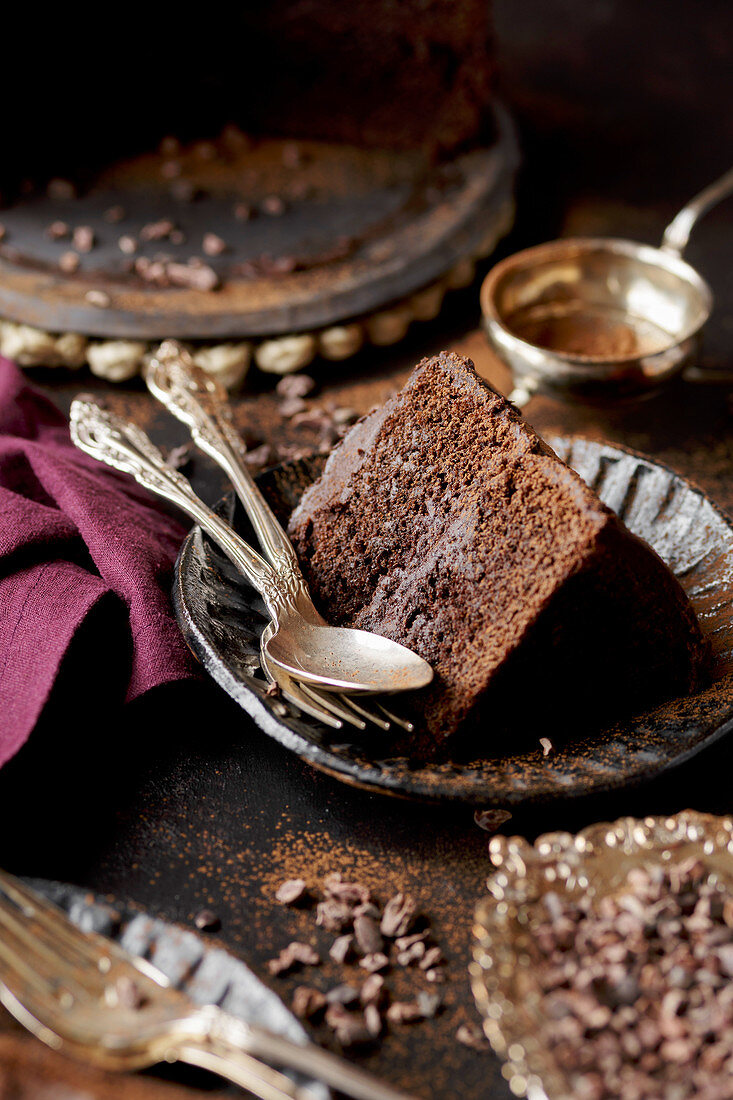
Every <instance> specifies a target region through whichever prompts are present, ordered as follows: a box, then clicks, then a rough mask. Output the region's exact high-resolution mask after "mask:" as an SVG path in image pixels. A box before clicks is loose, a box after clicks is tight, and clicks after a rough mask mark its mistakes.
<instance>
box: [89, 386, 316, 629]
mask: <svg viewBox="0 0 733 1100" xmlns="http://www.w3.org/2000/svg"><path fill="white" fill-rule="evenodd" d="M70 431H71V438H72V440H73V442H74V443H75V444H76V446H77V447H79V448H80V450H82V451H85V452H86V453H87V454H88V455H91V456H92V458H96V459H98V460H99V461H100V462H104V463H106V464H107V465H108V466H112V467H113V468H114V469H116V470H121V471H122V472H123V473H126V474H132V476H133V477H134V478H135V480H136V481H138V482H139V483H140V485H143V486H144V487H145V488H146V489H150V490H151V492H153V493H156V494H157V495H158V496H160V497H162V498H163V499H164V500H167V501H169V502H170V503H171V504H175V505H176V507H178V508H180V509H181V511H183V512H185V513H186V514H187V515H188V516H190V518H191V519H193V520H194V522H196V523H198V524H199V525H200V526H201V527H202V528H203V529H204V531H206V532H207V534H209V535H210V536H211V538H212V539H213V540H214V541H215V542H216V543H217V544H218V545H219V546H220V547H221V549H222V550H223V551H224V553H225V554H226V555H227V557H229V558H230V560H231V561H232V562H233V563H234V565H235V566H236V567H237V568H238V569H239V570H241V572H242V573H244V575H245V576H246V577H247V579H248V581H249V582H250V584H251V585H253V587H254V588H256V589H257V591H258V592H259V593H260V594H261V596H262V598H263V599H264V601H265V604H266V606H267V610H268V611H269V613H270V615H271V616H272V618H273V620H274V621H275V623H278V622H279V621H280V620H281V618H282V616H283V613H284V612H286V611H287V610H288V609H294V608H295V601H296V599H297V597H298V595H299V578H300V573H299V571H298V574H297V576H296V575H294V573H293V570H292V569H291V568H290V564H289V562H284V563H283V564H282V567H281V568H279V569H278V568H274V567H273V566H272V565H270V564H269V562H266V561H265V559H264V558H262V557H261V556H260V555H259V554H258V553H257V551H256V550H253V549H252V547H251V546H249V545H248V544H247V543H246V542H245V541H244V539H242V538H240V537H239V535H237V534H236V532H235V531H233V530H232V528H231V527H230V526H229V524H227V523H225V522H224V520H223V519H221V518H220V517H219V516H217V515H216V513H215V512H213V511H212V510H211V509H210V508H209V507H208V506H207V505H206V504H204V502H203V501H202V500H201V499H200V498H199V497H198V496H197V495H196V493H195V492H194V491H193V488H192V487H191V484H190V482H189V481H187V480H186V478H185V477H183V475H182V474H181V473H179V472H178V471H177V470H172V469H171V468H170V467H169V466H168V465H166V461H165V459H164V457H163V455H162V454H161V452H160V451H159V450H158V448H157V447H156V446H155V445H154V443H152V441H151V440H150V439H149V438H148V436H147V435H146V434H145V432H143V431H142V430H141V429H140V428H138V427H137V426H136V425H134V424H131V423H129V422H128V421H126V420H123V419H122V418H121V417H119V416H115V414H114V413H111V412H108V411H107V410H106V409H102V408H101V407H100V406H99V405H97V404H96V403H95V402H93V401H88V400H81V399H79V398H77V400H76V401H74V402H73V403H72V406H71V414H70Z"/></svg>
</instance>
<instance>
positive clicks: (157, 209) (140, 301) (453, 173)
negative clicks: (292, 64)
mask: <svg viewBox="0 0 733 1100" xmlns="http://www.w3.org/2000/svg"><path fill="white" fill-rule="evenodd" d="M496 133H497V139H496V141H495V143H494V144H493V145H492V146H491V147H489V148H479V149H474V150H471V151H469V152H466V153H463V154H461V155H459V156H457V157H455V158H454V159H452V160H450V161H449V162H447V163H441V164H438V165H434V164H431V163H430V162H429V161H428V160H427V158H426V157H425V156H424V155H423V154H422V153H420V154H418V153H387V152H385V151H379V150H358V149H354V148H352V147H347V146H333V145H325V144H316V143H302V142H301V143H297V145H296V144H294V143H292V142H285V141H274V140H267V141H265V140H263V141H258V142H257V143H255V144H248V145H247V146H246V147H239V148H230V149H228V150H227V149H224V150H222V149H221V147H217V148H216V149H215V153H216V155H214V154H212V152H211V149H212V148H214V147H210V148H209V150H207V148H206V146H205V145H203V144H202V143H199V145H198V146H194V147H187V148H185V149H183V150H181V151H180V153H179V154H178V155H177V156H176V158H175V160H174V161H171V158H170V157H169V156H166V154H165V151H163V152H158V153H156V154H151V155H147V156H142V157H137V158H135V159H132V160H128V161H124V162H120V163H118V164H115V165H113V166H111V167H109V168H107V169H105V171H104V172H102V173H101V174H99V175H98V176H97V177H96V178H95V179H94V180H93V181H92V182H91V184H90V185H89V186H88V187H86V188H85V189H84V190H83V192H80V193H79V194H72V195H66V194H63V192H62V193H61V195H59V193H58V191H59V189H58V188H56V189H54V188H51V189H50V191H49V192H48V193H44V194H34V195H26V196H24V197H21V198H20V199H18V200H17V201H16V202H14V203H13V204H12V205H10V206H8V207H7V208H6V209H4V210H3V211H2V213H1V214H0V221H2V224H3V227H4V231H5V232H4V236H3V238H2V240H1V241H0V317H1V318H3V319H4V321H5V322H6V323H8V322H9V323H10V324H11V325H12V324H15V325H23V326H32V327H34V328H36V329H40V330H43V331H44V332H46V333H58V334H70V333H73V334H80V335H82V336H83V337H84V338H85V339H86V338H101V339H103V340H115V341H119V340H134V341H155V340H159V339H161V338H164V337H178V338H181V339H185V340H198V341H207V342H209V343H215V344H216V343H220V342H222V341H231V340H248V341H254V345H255V349H256V346H257V345H258V344H259V343H261V342H263V341H267V340H269V339H272V338H282V337H288V336H292V335H298V334H310V335H311V336H312V337H313V338H314V340H315V344H314V346H313V349H312V351H313V354H312V355H311V358H312V357H313V355H315V354H317V353H318V352H319V351H320V352H321V353H324V354H326V355H327V357H331V358H346V357H347V356H348V354H350V353H351V352H350V349H351V348H353V350H354V351H355V350H358V346H360V344H361V343H363V342H364V340H366V341H369V342H372V343H375V344H388V343H394V342H396V340H397V339H399V338H400V337H401V335H403V334H404V332H405V331H406V330H407V327H408V326H409V324H410V323H411V322H412V321H414V320H428V319H430V318H431V317H432V316H435V315H436V314H437V312H438V311H439V309H440V304H441V302H442V296H443V294H444V293H445V291H446V290H448V289H451V288H452V287H457V286H460V285H467V284H468V283H470V282H471V280H472V277H473V271H474V267H473V265H474V263H475V261H476V260H477V259H478V258H480V257H483V256H486V255H488V254H489V253H490V252H492V251H493V249H494V247H495V245H496V243H497V241H498V239H499V238H500V237H501V236H502V235H503V234H504V233H505V232H507V231H508V229H509V228H510V225H511V222H512V219H513V212H514V206H513V184H514V175H515V172H516V168H517V164H518V159H519V155H518V147H517V140H516V135H515V131H514V127H513V124H512V121H511V119H510V117H509V115H508V113H507V112H506V110H505V109H503V108H502V107H501V106H498V107H497V108H496ZM207 152H208V155H207ZM171 163H173V169H172V170H171V168H170V165H171ZM172 173H174V178H171V174H172ZM273 197H274V200H275V201H274V202H273ZM243 207H246V209H245V210H244V217H242V210H243ZM110 211H113V212H114V211H117V213H118V218H117V220H115V219H114V218H110ZM120 211H121V212H123V216H122V217H121V218H120V217H119V213H120ZM156 220H170V221H172V222H173V223H174V225H175V233H173V234H172V235H169V236H167V237H166V238H165V239H157V240H149V241H141V238H140V234H141V231H142V230H143V227H144V226H146V225H149V224H150V223H151V222H154V221H156ZM55 222H61V223H64V224H65V225H67V226H68V227H69V228H70V229H71V230H72V231H73V229H74V228H75V227H78V226H85V227H89V228H90V229H91V231H92V233H93V241H94V244H93V247H92V248H91V250H89V251H88V252H79V253H78V267H77V269H76V270H75V271H73V272H64V271H63V270H62V269H61V267H60V266H59V264H60V261H61V258H62V256H63V255H64V253H67V252H68V251H70V250H72V249H73V247H74V245H73V241H72V240H71V239H70V238H68V237H66V238H64V237H56V238H54V237H53V236H52V235H49V227H50V226H51V225H52V224H53V223H55ZM211 233H213V234H216V235H217V236H218V237H219V238H220V239H221V240H222V241H223V242H224V243H225V245H226V248H225V250H223V251H222V252H221V253H220V254H219V255H215V256H212V255H206V254H205V253H204V250H202V242H203V239H204V236H205V235H206V234H211ZM144 235H145V234H144V233H143V236H144ZM122 236H128V237H133V238H134V239H135V241H136V243H137V251H136V252H135V253H134V255H130V254H129V253H128V254H126V253H125V252H123V251H122V250H121V249H120V245H119V241H120V238H121V237H122ZM141 257H143V259H144V261H145V260H148V261H150V262H155V261H156V260H157V259H162V260H163V261H164V262H165V261H166V260H173V261H174V262H177V263H182V264H186V263H188V262H190V260H191V258H192V257H194V258H195V259H194V262H197V261H198V262H203V263H205V264H206V266H207V267H208V268H210V269H212V270H213V271H214V272H215V274H216V277H217V278H218V287H217V288H216V289H201V288H196V287H194V286H170V285H162V286H161V285H156V284H155V283H154V282H150V281H146V279H145V278H143V277H141V275H140V273H139V263H138V264H137V270H136V261H139V260H140V258H141ZM426 291H433V293H432V294H430V293H426ZM383 312H386V314H387V315H386V317H384V318H383V319H382V321H381V323H380V314H381V313H383ZM354 322H356V323H357V324H358V325H359V326H360V330H361V331H360V338H359V339H357V336H356V332H352V338H351V340H350V341H349V340H347V341H346V342H345V343H344V342H343V339H342V343H341V345H338V341H336V342H332V345H331V350H332V351H333V354H332V355H330V356H329V355H328V341H325V342H324V344H325V345H326V346H325V351H324V348H323V347H319V346H318V337H319V335H320V334H321V333H323V332H324V330H329V329H333V327H334V326H341V328H343V326H346V325H349V324H354ZM341 335H342V338H343V333H342V334H341ZM357 345H358V346H357ZM67 346H69V345H68V341H67ZM71 346H72V347H73V351H72V352H71V354H72V355H76V356H78V355H79V347H78V346H77V345H76V344H74V345H71ZM255 357H256V358H257V356H256V350H255ZM20 358H21V361H22V356H21V357H20ZM63 358H64V355H63V351H61V352H60V353H59V361H63ZM28 365H32V364H31V363H30V361H29V363H28ZM260 365H263V364H260ZM299 365H302V364H299ZM264 369H268V368H267V365H265V366H264Z"/></svg>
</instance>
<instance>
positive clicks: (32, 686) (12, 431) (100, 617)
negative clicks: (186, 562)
mask: <svg viewBox="0 0 733 1100" xmlns="http://www.w3.org/2000/svg"><path fill="white" fill-rule="evenodd" d="M184 535H185V529H184V527H182V526H181V525H179V524H178V523H177V522H176V521H175V520H174V519H172V518H171V517H170V516H168V515H166V514H165V513H164V512H161V511H160V510H159V509H158V508H157V507H156V506H155V502H154V499H153V498H152V497H151V496H150V495H149V494H148V493H146V492H145V491H144V490H143V489H141V488H140V487H139V486H138V485H137V484H135V483H134V482H133V481H132V479H131V478H127V477H125V476H124V475H122V474H117V473H116V472H115V471H113V470H110V469H108V468H107V467H105V466H103V465H101V463H99V462H96V461H95V460H94V459H92V458H89V457H88V456H87V455H85V454H82V452H81V451H79V450H77V448H76V447H74V445H73V444H72V443H71V440H70V438H69V428H68V424H67V422H66V419H65V417H64V416H63V415H62V414H61V413H60V412H59V411H58V409H56V407H55V406H54V405H53V404H52V403H51V402H50V401H48V400H47V399H46V398H45V397H44V396H43V395H42V394H40V393H38V391H37V390H34V389H33V388H32V387H31V386H29V385H28V384H27V383H26V381H25V379H24V378H23V376H22V375H21V373H20V371H18V369H17V368H16V367H15V366H14V365H13V364H12V363H9V362H8V361H7V360H5V359H0V765H2V764H4V763H5V762H6V761H7V760H9V759H10V757H11V756H13V755H14V754H15V753H16V752H17V751H18V749H19V748H20V747H21V745H22V744H23V743H24V741H25V740H26V739H27V737H28V735H29V734H30V733H31V731H32V729H33V727H34V725H35V724H36V721H37V720H38V717H39V715H40V714H41V712H42V711H43V708H44V706H45V705H46V703H47V701H48V700H49V696H50V695H51V689H52V687H53V685H54V681H55V680H56V677H57V675H58V673H59V670H60V669H61V668H62V664H63V662H64V657H65V655H66V654H67V651H68V650H69V647H70V646H71V645H72V642H73V641H74V639H75V638H77V639H78V641H77V644H76V645H75V646H74V647H73V666H74V667H73V670H72V674H73V675H74V676H75V677H78V679H79V690H80V691H83V690H84V676H85V658H86V657H87V656H88V658H89V660H88V672H89V675H91V674H92V670H93V669H95V668H99V667H101V661H102V660H103V658H104V654H105V653H108V654H109V659H110V661H113V662H114V666H115V667H113V668H111V669H107V670H106V674H107V675H112V676H114V675H117V676H118V679H122V680H124V681H125V682H122V683H119V688H120V693H119V694H120V696H121V697H125V698H126V699H127V700H132V699H135V698H136V697H138V696H140V695H142V694H143V693H144V692H146V691H148V690H150V689H151V688H154V687H157V686H158V685H160V684H163V683H166V682H170V681H173V680H180V679H183V678H185V677H188V676H192V675H195V662H194V661H193V658H192V657H191V655H190V654H189V652H188V650H187V648H186V646H185V644H184V642H183V640H182V637H181V635H180V632H179V630H178V627H177V625H176V622H175V619H174V617H173V611H172V607H171V600H170V589H171V582H172V566H173V562H174V560H175V556H176V553H177V551H178V548H179V546H180V544H181V541H182V539H183V537H184ZM82 628H83V629H82ZM123 636H124V637H123ZM120 643H122V644H120ZM120 654H122V655H123V659H120ZM70 659H71V658H70ZM68 674H69V673H68V670H67V669H66V668H64V676H67V675H68ZM66 717H67V718H68V717H69V716H66Z"/></svg>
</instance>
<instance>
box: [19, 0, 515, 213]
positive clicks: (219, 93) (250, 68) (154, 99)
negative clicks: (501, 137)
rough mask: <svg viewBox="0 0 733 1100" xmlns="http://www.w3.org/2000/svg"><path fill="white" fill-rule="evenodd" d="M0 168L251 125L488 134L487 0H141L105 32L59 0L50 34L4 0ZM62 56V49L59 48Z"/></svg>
mask: <svg viewBox="0 0 733 1100" xmlns="http://www.w3.org/2000/svg"><path fill="white" fill-rule="evenodd" d="M9 18H10V19H11V20H12V21H13V26H12V29H11V28H6V40H7V41H15V42H23V41H26V40H28V41H32V42H33V59H32V62H30V63H29V61H28V57H27V56H26V52H25V51H24V50H15V51H13V50H10V51H8V56H7V58H6V67H5V70H4V75H5V80H6V84H7V85H8V86H9V87H13V86H17V87H19V88H24V87H25V84H26V81H27V78H28V71H29V69H28V66H29V64H30V65H31V68H32V72H33V77H34V92H35V94H34V95H32V96H28V95H25V96H21V97H19V98H18V104H17V105H16V107H15V108H14V110H13V111H12V112H11V117H10V118H9V119H8V120H7V129H6V132H5V142H6V144H5V151H6V157H5V160H6V162H7V163H6V164H5V165H4V166H3V169H2V171H0V192H1V191H2V190H3V189H4V188H5V186H7V181H6V180H5V179H4V178H3V177H4V176H8V175H11V176H12V175H13V174H14V173H17V174H20V175H21V176H22V177H23V178H26V177H32V178H36V177H43V175H44V173H46V174H48V173H50V174H55V175H69V176H70V177H71V178H73V179H75V180H79V179H84V178H85V177H86V176H87V175H88V174H90V173H91V174H93V173H96V171H97V170H98V169H99V167H100V164H104V163H106V162H108V161H110V160H115V159H118V158H122V157H128V156H134V155H136V154H138V153H142V152H144V151H146V150H152V149H154V148H155V147H156V146H157V144H158V142H159V141H160V139H161V138H163V137H165V135H167V134H172V135H175V136H176V137H177V138H179V139H180V140H181V141H182V142H184V143H185V142H189V141H196V140H200V139H211V138H214V137H215V136H216V135H217V134H218V133H219V132H220V131H221V129H222V127H223V126H225V125H226V124H227V123H233V124H236V125H237V126H238V127H241V128H242V129H243V130H244V131H245V132H246V133H247V134H252V135H255V136H258V135H266V136H270V137H275V136H277V137H286V138H297V139H312V140H315V141H327V142H346V143H349V144H352V145H357V146H364V145H366V146H382V147H385V148H392V149H415V148H420V149H422V148H424V149H426V150H428V151H430V152H431V153H433V154H438V155H439V154H441V153H443V152H451V151H453V150H455V149H457V148H460V147H463V146H466V145H469V144H472V143H477V142H480V141H482V140H485V139H487V138H488V139H489V140H490V139H491V133H490V132H489V131H490V126H491V123H490V116H491V111H490V105H491V96H492V92H493V75H494V69H495V65H494V60H493V52H492V35H491V25H490V3H489V0H460V2H458V0H247V2H246V3H244V4H239V5H236V6H230V7H228V8H227V9H226V10H224V9H223V8H222V9H218V10H217V9H214V10H213V11H209V12H204V13H201V14H200V17H198V18H197V19H196V20H195V21H194V22H193V23H192V22H191V20H190V19H174V18H171V13H170V11H169V10H168V9H167V8H161V9H156V8H155V7H150V6H149V7H148V8H146V10H145V15H144V19H142V21H141V20H140V19H139V18H133V17H132V16H129V17H128V18H125V19H122V20H120V21H119V22H118V24H116V25H115V28H114V32H113V33H111V34H102V33H100V31H99V28H98V27H97V26H96V24H93V22H92V23H90V21H89V20H88V19H87V18H86V17H85V15H84V13H82V12H74V11H69V12H67V13H66V17H65V19H64V20H62V21H60V22H59V23H58V26H55V27H54V33H53V34H46V35H39V34H37V33H36V26H35V21H34V20H35V17H34V16H31V14H30V13H28V12H23V11H22V10H18V11H13V13H12V14H11V15H9ZM70 59H73V60H70Z"/></svg>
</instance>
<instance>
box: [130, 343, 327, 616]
mask: <svg viewBox="0 0 733 1100" xmlns="http://www.w3.org/2000/svg"><path fill="white" fill-rule="evenodd" d="M145 381H146V383H147V386H148V389H149V390H150V392H151V393H152V394H153V395H154V396H155V397H157V399H158V400H159V401H160V402H162V404H163V405H165V407H166V408H167V409H168V411H169V412H171V413H173V415H174V416H176V417H177V418H178V419H179V420H182V421H183V423H184V424H186V425H187V426H188V428H189V430H190V432H191V436H192V437H193V439H194V441H195V442H196V444H197V445H198V446H199V447H200V448H201V450H202V451H205V452H206V454H207V455H209V457H210V458H212V459H213V460H214V462H216V463H217V465H219V466H220V467H221V468H222V469H223V470H224V473H225V474H226V475H227V477H228V478H229V480H230V481H231V483H232V485H233V486H234V488H235V490H236V493H237V496H238V497H239V499H240V500H241V502H242V504H243V506H244V509H245V511H246V512H247V515H248V516H249V519H250V522H251V524H252V526H253V528H254V531H255V534H256V535H257V538H258V539H259V541H260V545H261V546H262V549H263V550H264V552H265V554H266V555H267V557H268V558H269V560H270V561H271V562H272V564H273V565H274V566H275V567H276V568H277V569H280V568H282V567H283V566H286V565H287V566H289V568H290V570H291V572H292V573H297V576H298V578H299V580H300V585H301V588H302V593H301V602H300V605H301V609H302V607H303V599H305V600H307V602H308V603H309V604H310V596H309V595H308V590H307V587H306V584H305V580H303V578H302V575H301V573H300V565H299V564H298V558H297V556H296V553H295V550H294V549H293V546H292V544H291V542H290V539H289V538H288V536H287V535H286V534H285V532H284V531H283V529H282V527H281V526H280V524H279V523H278V521H277V519H276V518H275V515H274V513H273V512H272V509H271V508H270V506H269V504H268V503H267V501H266V500H265V498H264V497H263V496H262V493H261V492H260V490H259V489H258V488H257V485H256V484H255V482H254V480H253V478H252V475H251V474H250V472H249V470H248V469H247V467H246V466H245V464H244V462H243V458H242V441H241V439H240V437H239V434H238V433H237V430H236V428H235V427H234V424H233V422H232V414H231V408H230V405H229V401H228V398H227V394H226V390H225V389H224V388H223V386H222V385H221V384H220V383H219V382H217V381H216V380H215V379H213V378H211V377H210V376H209V375H207V374H206V372H205V371H203V370H201V368H200V367H197V366H196V364H195V363H194V362H193V359H192V357H191V355H190V354H189V353H188V351H186V349H185V348H183V347H182V346H181V345H180V344H178V343H177V342H176V341H175V340H165V341H164V342H163V343H162V344H161V345H160V347H159V348H158V350H157V352H156V353H155V355H154V356H153V357H152V359H151V360H150V361H149V363H148V365H147V366H146V368H145ZM314 610H315V609H314ZM318 621H322V620H321V619H320V616H319V618H318Z"/></svg>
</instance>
